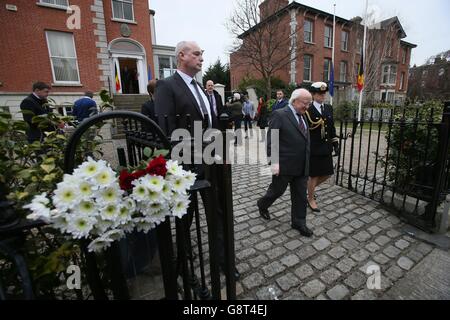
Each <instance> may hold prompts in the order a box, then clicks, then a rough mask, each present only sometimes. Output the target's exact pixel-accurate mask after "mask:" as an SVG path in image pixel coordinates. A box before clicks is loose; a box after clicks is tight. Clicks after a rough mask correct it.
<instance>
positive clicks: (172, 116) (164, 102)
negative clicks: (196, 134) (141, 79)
mask: <svg viewBox="0 0 450 320" xmlns="http://www.w3.org/2000/svg"><path fill="white" fill-rule="evenodd" d="M155 91H156V94H155V113H156V115H157V117H158V123H159V125H160V127H161V128H162V129H163V131H164V132H165V133H166V134H167V135H168V136H169V137H170V134H171V133H172V131H173V130H175V129H176V128H186V129H187V128H189V127H190V128H193V127H194V125H193V121H201V122H202V123H203V124H204V121H203V115H202V112H201V109H200V106H199V105H198V103H197V100H196V99H195V97H194V95H193V94H192V92H191V90H190V89H189V88H188V86H187V85H186V83H185V82H184V80H183V79H182V78H181V76H180V75H179V74H178V73H177V72H175V74H174V75H173V76H171V77H168V78H166V79H163V80H159V81H158V82H157V83H156V90H155ZM199 92H200V94H204V90H202V89H201V86H200V89H199ZM166 115H167V120H166V119H165V116H166ZM177 115H179V118H178V119H177ZM189 117H190V118H189ZM212 127H213V128H218V127H219V126H218V121H217V117H215V116H214V112H213V113H212Z"/></svg>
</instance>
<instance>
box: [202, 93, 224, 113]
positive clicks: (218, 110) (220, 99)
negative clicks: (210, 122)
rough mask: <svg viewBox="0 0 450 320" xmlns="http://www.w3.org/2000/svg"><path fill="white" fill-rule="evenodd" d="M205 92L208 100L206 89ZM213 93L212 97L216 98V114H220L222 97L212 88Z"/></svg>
mask: <svg viewBox="0 0 450 320" xmlns="http://www.w3.org/2000/svg"><path fill="white" fill-rule="evenodd" d="M205 94H206V97H207V98H208V101H209V93H208V92H207V91H205ZM213 94H214V98H215V99H216V107H217V114H218V116H220V115H221V114H222V112H223V111H224V110H223V102H222V97H221V96H220V94H219V93H218V92H217V91H216V90H213ZM211 108H212V106H211ZM211 110H213V109H211Z"/></svg>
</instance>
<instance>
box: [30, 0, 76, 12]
mask: <svg viewBox="0 0 450 320" xmlns="http://www.w3.org/2000/svg"><path fill="white" fill-rule="evenodd" d="M47 1H52V0H47ZM53 1H55V0H53ZM66 1H67V6H63V5H59V4H56V3H48V2H45V1H44V0H38V3H37V5H39V6H41V7H49V8H55V9H62V10H67V8H68V7H69V6H70V3H69V0H66Z"/></svg>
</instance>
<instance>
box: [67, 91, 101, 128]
mask: <svg viewBox="0 0 450 320" xmlns="http://www.w3.org/2000/svg"><path fill="white" fill-rule="evenodd" d="M93 98H94V93H93V92H92V91H86V92H85V93H84V97H82V98H81V99H78V100H77V101H75V103H74V105H73V111H72V115H73V116H74V117H75V118H76V120H77V121H78V122H81V121H83V120H84V119H87V118H89V117H91V116H93V115H95V114H97V113H98V110H97V103H95V101H94V99H93Z"/></svg>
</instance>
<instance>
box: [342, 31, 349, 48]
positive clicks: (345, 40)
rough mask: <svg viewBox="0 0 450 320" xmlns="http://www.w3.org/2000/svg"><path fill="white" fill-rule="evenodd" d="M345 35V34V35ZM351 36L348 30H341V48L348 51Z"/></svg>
mask: <svg viewBox="0 0 450 320" xmlns="http://www.w3.org/2000/svg"><path fill="white" fill-rule="evenodd" d="M344 35H345V36H344ZM349 37H350V33H349V32H348V31H345V30H342V31H341V50H342V51H346V52H348V41H349V40H348V39H349Z"/></svg>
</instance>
